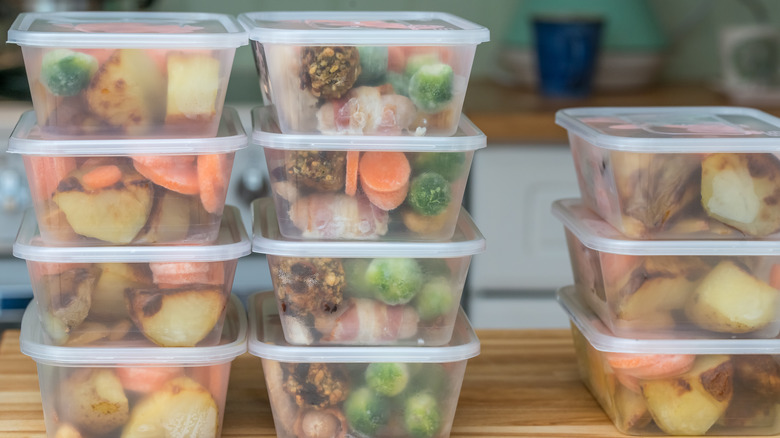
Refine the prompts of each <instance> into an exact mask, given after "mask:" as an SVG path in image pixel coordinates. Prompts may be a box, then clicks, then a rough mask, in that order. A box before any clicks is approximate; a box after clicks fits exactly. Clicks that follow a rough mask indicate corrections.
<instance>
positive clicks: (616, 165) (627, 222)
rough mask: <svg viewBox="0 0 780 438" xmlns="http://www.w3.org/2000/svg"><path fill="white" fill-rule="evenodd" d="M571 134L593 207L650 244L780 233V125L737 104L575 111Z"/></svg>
mask: <svg viewBox="0 0 780 438" xmlns="http://www.w3.org/2000/svg"><path fill="white" fill-rule="evenodd" d="M555 120H556V122H557V123H558V124H559V125H560V126H563V127H564V128H566V130H567V131H568V133H569V143H570V145H571V151H572V155H573V157H574V167H575V169H576V171H577V179H578V182H579V187H580V192H581V194H582V198H583V200H584V202H585V204H586V205H587V206H588V207H589V208H591V209H592V210H593V211H596V212H597V213H598V214H599V215H601V217H603V218H604V219H605V220H606V221H607V222H609V223H610V224H612V225H613V226H614V227H615V228H617V229H619V230H620V231H622V232H623V233H624V234H625V235H626V236H628V237H632V238H641V239H692V238H703V237H702V236H706V238H708V239H737V238H763V237H766V236H769V235H773V234H777V232H778V231H780V202H776V201H774V199H776V198H778V197H780V158H778V157H779V155H778V153H780V119H778V118H776V117H773V116H770V115H769V114H766V113H764V112H761V111H757V110H754V109H747V108H737V107H636V108H573V109H565V110H561V111H558V113H557V114H556V118H555Z"/></svg>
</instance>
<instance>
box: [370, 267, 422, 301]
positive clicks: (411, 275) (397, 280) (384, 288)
mask: <svg viewBox="0 0 780 438" xmlns="http://www.w3.org/2000/svg"><path fill="white" fill-rule="evenodd" d="M422 280H423V275H422V269H420V265H419V264H418V263H417V261H415V260H414V259H404V258H397V259H385V258H379V259H374V260H372V261H371V263H369V265H368V268H366V281H367V282H368V283H369V284H370V285H372V286H373V287H375V288H376V296H377V298H378V299H380V300H381V301H382V302H384V303H385V304H390V305H391V306H394V305H397V304H406V303H408V302H409V301H411V300H412V298H414V296H415V295H416V294H417V292H418V291H419V290H420V286H422Z"/></svg>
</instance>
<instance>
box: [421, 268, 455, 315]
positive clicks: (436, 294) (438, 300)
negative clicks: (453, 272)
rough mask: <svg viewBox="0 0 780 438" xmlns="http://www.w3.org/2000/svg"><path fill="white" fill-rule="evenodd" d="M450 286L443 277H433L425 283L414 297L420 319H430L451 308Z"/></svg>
mask: <svg viewBox="0 0 780 438" xmlns="http://www.w3.org/2000/svg"><path fill="white" fill-rule="evenodd" d="M452 301H453V297H452V288H451V287H450V281H449V280H448V279H446V278H445V277H435V278H433V279H431V280H429V281H428V282H427V283H425V284H424V285H423V287H422V289H421V290H420V292H419V293H418V294H417V296H416V297H415V299H414V306H415V308H416V309H417V313H418V314H419V315H420V319H423V320H431V319H434V318H436V317H439V316H441V315H445V314H447V313H448V312H449V311H450V310H451V309H452Z"/></svg>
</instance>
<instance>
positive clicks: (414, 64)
mask: <svg viewBox="0 0 780 438" xmlns="http://www.w3.org/2000/svg"><path fill="white" fill-rule="evenodd" d="M432 64H439V55H437V54H436V53H417V54H414V55H412V56H410V57H408V58H407V59H406V67H404V75H406V77H407V78H411V77H412V76H414V74H415V73H417V71H418V70H420V68H421V67H422V66H424V65H432Z"/></svg>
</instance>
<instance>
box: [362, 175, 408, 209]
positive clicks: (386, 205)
mask: <svg viewBox="0 0 780 438" xmlns="http://www.w3.org/2000/svg"><path fill="white" fill-rule="evenodd" d="M408 192H409V183H408V182H407V183H406V185H404V186H403V187H401V188H400V189H398V190H393V191H392V192H378V191H375V190H374V189H372V188H370V187H368V186H363V193H365V194H366V197H368V200H369V201H371V203H372V204H374V205H376V206H377V207H379V208H381V209H382V210H385V211H390V210H393V209H395V208H396V207H398V206H399V205H401V204H403V203H404V200H405V199H406V194H407V193H408Z"/></svg>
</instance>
